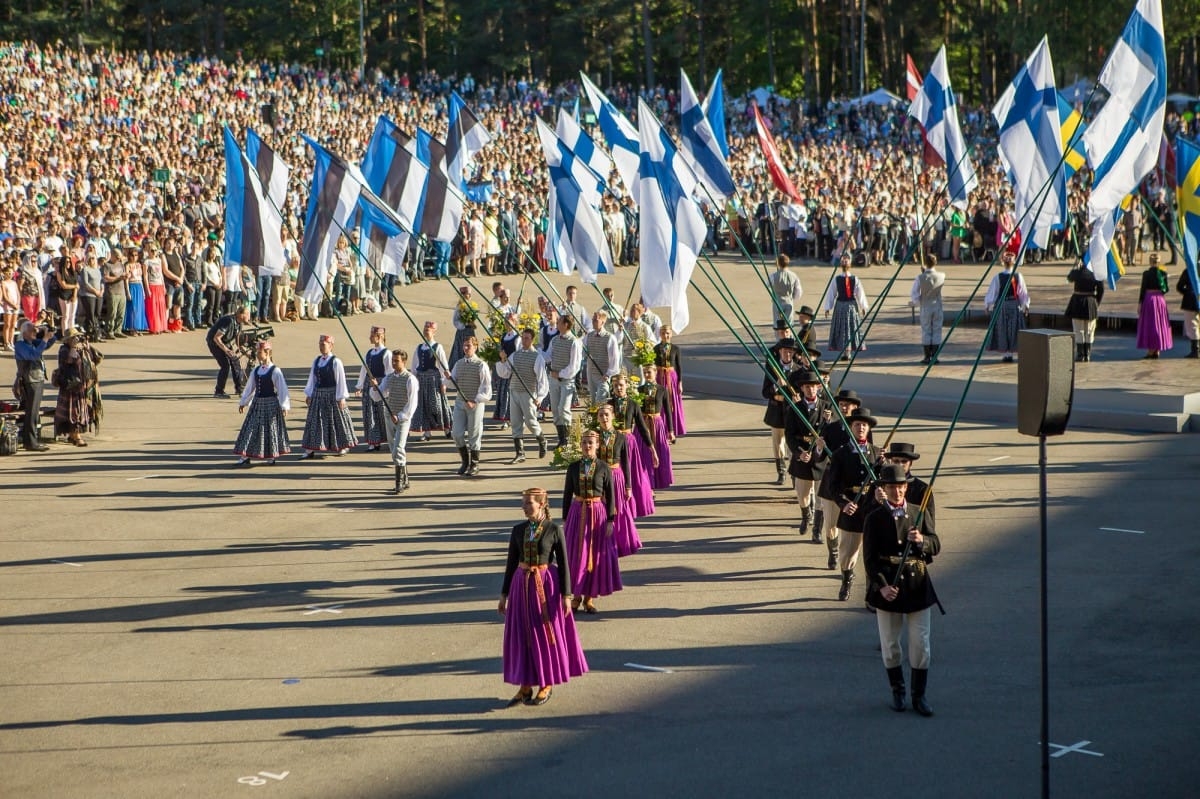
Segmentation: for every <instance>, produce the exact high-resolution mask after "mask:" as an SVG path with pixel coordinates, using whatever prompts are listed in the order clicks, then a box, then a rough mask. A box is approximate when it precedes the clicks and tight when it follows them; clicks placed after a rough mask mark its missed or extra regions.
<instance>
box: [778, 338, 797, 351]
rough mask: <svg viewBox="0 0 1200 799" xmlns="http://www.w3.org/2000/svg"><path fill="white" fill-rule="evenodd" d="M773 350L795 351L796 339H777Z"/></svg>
mask: <svg viewBox="0 0 1200 799" xmlns="http://www.w3.org/2000/svg"><path fill="white" fill-rule="evenodd" d="M775 349H776V350H792V351H795V349H796V339H794V338H791V337H789V338H781V339H779V341H776V342H775Z"/></svg>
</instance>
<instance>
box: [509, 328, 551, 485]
mask: <svg viewBox="0 0 1200 799" xmlns="http://www.w3.org/2000/svg"><path fill="white" fill-rule="evenodd" d="M535 335H536V334H535V332H534V330H533V328H531V327H526V328H525V329H523V330H522V331H521V345H520V347H518V348H517V350H516V351H515V352H513V354H512V355H509V354H507V353H506V352H504V351H503V350H501V351H500V360H499V362H497V363H496V375H497V376H498V377H500V378H503V379H506V380H509V385H508V407H509V412H510V414H511V416H512V436H513V452H514V453H515V454H514V455H513V459H512V460H511V461H509V463H514V464H515V463H521V462H522V461H524V460H525V445H524V444H523V443H522V441H521V436H522V435H523V434H524V432H525V428H526V427H528V428H529V432H531V433H533V434H534V435H535V436H536V437H537V445H538V457H539V458H544V457H546V436H545V435H544V434H543V433H542V426H541V424H539V423H538V418H537V408H538V405H539V404H540V403H541V401H542V400H543V399H544V398H545V397H546V395H547V394H548V393H550V378H549V374H548V372H547V370H546V359H545V358H544V357H543V356H542V353H540V352H538V350H537V348H535V347H534V346H533V341H534V336H535Z"/></svg>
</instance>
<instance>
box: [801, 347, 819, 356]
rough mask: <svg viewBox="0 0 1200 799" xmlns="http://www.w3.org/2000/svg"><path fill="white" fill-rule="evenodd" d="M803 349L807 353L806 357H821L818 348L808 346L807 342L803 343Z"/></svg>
mask: <svg viewBox="0 0 1200 799" xmlns="http://www.w3.org/2000/svg"><path fill="white" fill-rule="evenodd" d="M804 351H805V352H807V353H808V357H810V358H820V357H821V351H820V350H818V349H813V348H812V347H810V346H808V345H807V344H805V345H804Z"/></svg>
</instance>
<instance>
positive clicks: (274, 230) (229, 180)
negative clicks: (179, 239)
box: [224, 127, 287, 277]
mask: <svg viewBox="0 0 1200 799" xmlns="http://www.w3.org/2000/svg"><path fill="white" fill-rule="evenodd" d="M224 140H225V253H224V262H225V265H226V266H232V265H235V264H237V265H241V266H249V267H250V268H251V269H253V270H254V274H255V275H270V276H272V277H278V276H280V275H282V274H283V272H284V270H285V269H286V268H287V261H286V259H285V258H284V254H283V235H282V229H283V218H282V216H281V215H280V212H279V210H278V208H275V207H272V205H271V203H270V201H269V200H268V199H267V196H266V192H265V190H264V189H263V185H262V181H261V180H260V179H259V176H258V173H257V172H256V171H255V169H254V165H253V164H252V163H251V162H250V159H249V158H247V157H246V153H245V152H243V151H242V148H241V147H240V146H239V145H238V142H237V139H236V138H234V135H233V131H231V130H230V129H229V128H228V127H226V128H225V129H224Z"/></svg>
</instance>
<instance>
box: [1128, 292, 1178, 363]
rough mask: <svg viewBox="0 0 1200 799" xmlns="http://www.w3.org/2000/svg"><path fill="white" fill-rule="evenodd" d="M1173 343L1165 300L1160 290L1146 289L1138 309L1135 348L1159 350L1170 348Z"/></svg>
mask: <svg viewBox="0 0 1200 799" xmlns="http://www.w3.org/2000/svg"><path fill="white" fill-rule="evenodd" d="M1174 345H1175V339H1174V338H1172V336H1171V317H1170V314H1169V313H1168V312H1167V301H1166V299H1165V298H1164V297H1163V295H1162V294H1161V293H1160V292H1157V291H1147V292H1146V296H1145V297H1143V298H1142V307H1141V309H1140V310H1139V311H1138V325H1137V348H1138V349H1139V350H1156V351H1158V352H1161V351H1163V350H1169V349H1171V347H1173V346H1174Z"/></svg>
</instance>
